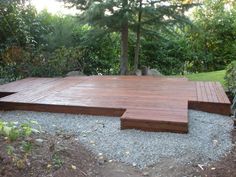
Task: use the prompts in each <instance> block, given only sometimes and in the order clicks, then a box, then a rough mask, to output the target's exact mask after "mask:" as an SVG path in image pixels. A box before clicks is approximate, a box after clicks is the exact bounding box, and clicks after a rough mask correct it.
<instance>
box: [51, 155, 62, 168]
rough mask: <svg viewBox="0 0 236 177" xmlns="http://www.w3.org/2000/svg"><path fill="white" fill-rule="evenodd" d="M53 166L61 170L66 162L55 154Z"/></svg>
mask: <svg viewBox="0 0 236 177" xmlns="http://www.w3.org/2000/svg"><path fill="white" fill-rule="evenodd" d="M52 164H53V166H54V167H55V168H56V169H59V168H61V167H62V165H63V164H64V161H63V160H62V159H61V157H60V156H59V155H58V154H57V153H54V154H53V155H52Z"/></svg>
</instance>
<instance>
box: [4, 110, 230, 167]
mask: <svg viewBox="0 0 236 177" xmlns="http://www.w3.org/2000/svg"><path fill="white" fill-rule="evenodd" d="M0 119H3V120H8V121H13V120H14V121H19V122H25V121H27V120H36V121H37V122H38V123H39V124H40V125H41V126H42V129H43V130H45V131H47V132H49V133H56V132H57V131H65V132H68V133H74V134H76V135H77V139H78V140H79V141H80V142H82V143H83V144H84V145H85V146H86V147H87V148H88V149H89V150H91V151H92V152H94V153H95V154H99V153H102V154H103V155H104V156H105V157H106V158H108V160H109V159H112V160H115V161H120V162H123V163H126V164H129V165H133V164H136V166H137V167H139V168H145V167H146V166H150V165H154V164H155V163H157V162H159V161H160V160H163V159H165V158H166V159H168V158H174V159H175V160H176V161H178V162H180V163H183V164H192V163H199V164H204V163H208V162H210V161H213V160H217V159H218V158H220V157H222V156H224V155H225V154H227V153H228V152H229V151H230V150H231V147H232V143H231V142H232V141H231V130H232V128H233V121H232V119H231V118H229V117H227V116H221V115H217V114H210V113H205V112H200V111H193V110H190V111H189V133H188V134H176V133H156V132H143V131H138V130H120V120H119V118H115V117H101V116H88V115H71V114H56V113H39V112H26V111H10V112H0Z"/></svg>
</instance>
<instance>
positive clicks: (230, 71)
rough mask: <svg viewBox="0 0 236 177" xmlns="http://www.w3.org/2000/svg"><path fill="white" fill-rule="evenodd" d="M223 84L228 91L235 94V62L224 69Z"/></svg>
mask: <svg viewBox="0 0 236 177" xmlns="http://www.w3.org/2000/svg"><path fill="white" fill-rule="evenodd" d="M225 83H226V86H227V88H228V90H229V91H230V92H232V93H234V94H235V92H236V61H233V62H231V63H230V64H229V65H228V66H227V68H226V75H225Z"/></svg>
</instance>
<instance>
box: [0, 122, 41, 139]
mask: <svg viewBox="0 0 236 177" xmlns="http://www.w3.org/2000/svg"><path fill="white" fill-rule="evenodd" d="M35 124H37V122H35V121H30V122H28V123H23V124H19V123H18V122H3V121H0V135H2V136H5V137H7V139H9V140H10V141H16V140H17V139H18V138H20V137H28V136H30V135H31V133H32V132H38V130H36V129H34V128H32V125H35Z"/></svg>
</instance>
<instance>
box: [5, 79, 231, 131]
mask: <svg viewBox="0 0 236 177" xmlns="http://www.w3.org/2000/svg"><path fill="white" fill-rule="evenodd" d="M0 97H2V98H0V106H1V109H2V110H28V111H44V112H63V113H74V114H91V115H105V116H121V129H131V128H135V129H141V130H146V131H170V132H181V133H186V132H188V108H191V109H197V110H203V111H207V112H213V113H219V114H223V115H229V114H230V101H229V100H228V98H227V96H226V94H225V92H224V90H223V88H222V87H221V85H220V84H219V83H215V82H191V81H188V80H187V79H183V78H168V77H147V76H145V77H136V76H87V77H66V78H27V79H23V80H19V81H16V82H12V83H9V84H5V85H2V86H0Z"/></svg>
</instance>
